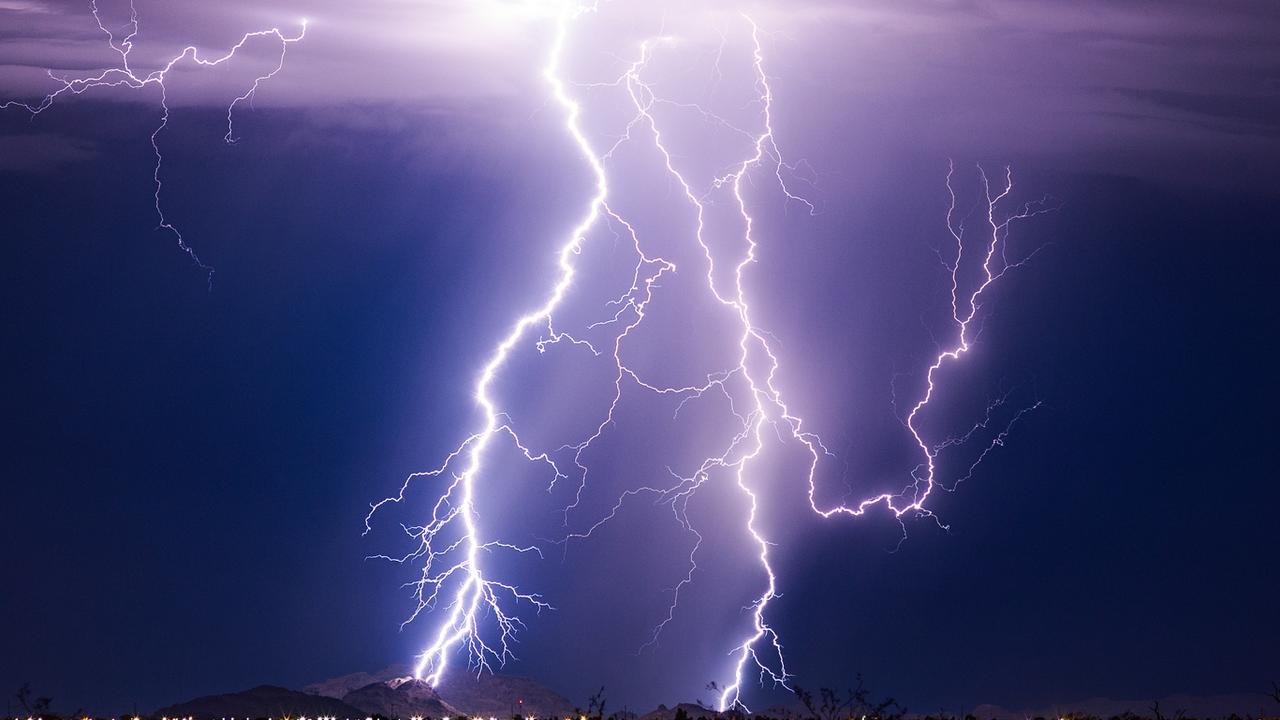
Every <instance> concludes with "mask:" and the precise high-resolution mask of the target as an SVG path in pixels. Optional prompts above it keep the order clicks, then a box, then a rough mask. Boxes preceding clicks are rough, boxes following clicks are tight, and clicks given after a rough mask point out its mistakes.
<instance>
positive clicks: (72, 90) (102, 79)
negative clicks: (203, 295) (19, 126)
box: [0, 0, 307, 287]
mask: <svg viewBox="0 0 1280 720" xmlns="http://www.w3.org/2000/svg"><path fill="white" fill-rule="evenodd" d="M89 11H90V13H91V14H92V15H93V20H94V22H95V23H96V24H97V26H98V30H100V31H101V32H102V33H103V34H104V35H106V36H107V45H108V46H109V47H110V48H111V50H112V52H114V53H115V54H116V55H118V56H119V64H118V65H116V66H114V67H109V68H107V69H105V70H103V71H102V72H100V73H98V74H97V75H88V76H85V77H77V78H68V77H59V76H57V75H55V74H54V73H53V71H52V70H49V71H46V72H47V74H48V76H49V77H50V78H51V79H53V80H55V81H57V82H58V83H60V85H59V87H57V88H56V89H55V90H54V91H53V92H51V93H49V94H48V95H45V96H44V98H43V99H41V100H40V102H38V103H35V104H31V103H27V102H22V101H18V100H10V101H7V102H5V103H3V104H0V110H5V109H8V108H21V109H23V110H25V111H27V112H28V113H29V114H30V115H31V117H32V118H33V119H34V118H35V116H37V115H39V114H41V113H43V112H44V111H46V110H48V109H49V108H51V107H53V105H54V103H56V102H57V101H58V99H59V98H61V97H62V96H64V95H68V94H70V95H80V94H82V93H84V92H86V91H88V90H92V89H95V88H103V87H112V88H114V87H127V88H130V89H133V90H141V89H142V88H145V87H148V86H155V87H156V88H159V90H160V109H161V114H160V123H159V124H158V125H157V126H156V127H155V129H154V130H153V131H152V132H151V150H152V152H153V153H154V154H155V159H156V162H155V166H154V167H153V168H152V173H151V180H152V184H153V187H154V192H153V194H152V196H153V200H154V203H155V211H156V218H157V220H158V221H159V224H158V225H157V226H156V229H157V230H165V231H167V232H169V233H170V234H172V235H173V237H174V239H175V240H176V241H177V243H178V248H179V249H181V250H182V252H184V253H186V254H187V256H188V257H190V258H191V260H192V262H194V263H195V265H196V266H197V267H199V268H200V269H201V270H203V271H205V273H206V274H207V275H208V281H209V284H210V287H212V284H213V267H212V266H210V265H206V264H205V263H204V262H203V261H201V260H200V256H199V255H197V254H196V251H195V249H194V248H193V247H191V245H190V244H188V243H187V240H186V238H184V237H183V236H182V232H181V231H180V230H179V229H178V228H177V227H176V226H175V225H174V224H173V223H171V222H170V221H169V219H168V218H167V217H166V216H165V213H164V209H163V207H162V205H161V202H160V195H161V191H162V189H163V187H164V184H163V182H162V181H161V177H160V174H161V167H162V165H163V163H164V155H163V154H162V153H161V151H160V135H161V134H162V133H163V132H164V131H165V129H166V128H167V127H168V126H169V88H168V86H167V85H166V84H165V82H166V81H167V80H168V77H169V73H170V72H171V71H172V70H173V69H174V68H175V67H177V66H178V64H179V63H181V62H182V61H183V60H186V59H190V60H191V61H192V62H194V63H195V64H196V65H198V66H200V67H206V68H208V67H216V66H218V65H222V64H223V63H226V62H228V61H229V60H231V59H232V58H234V57H235V56H236V54H237V53H238V52H240V50H241V49H242V48H243V47H245V45H247V44H248V43H249V42H250V41H251V40H253V39H255V38H268V37H270V38H275V39H276V40H277V41H279V43H280V56H279V58H278V60H277V62H276V64H275V66H274V67H273V68H271V70H270V71H269V72H266V73H264V74H262V75H259V76H257V77H255V78H254V80H253V82H252V83H251V84H250V86H249V89H248V90H246V91H245V92H244V93H242V94H240V95H238V96H236V98H235V99H234V100H232V101H231V103H230V104H229V105H228V106H227V132H226V134H225V135H224V136H223V141H224V142H226V143H227V144H229V145H233V144H235V143H236V140H237V138H236V136H235V125H234V115H235V111H236V107H237V106H239V105H240V104H241V103H244V102H252V100H253V98H254V96H255V95H256V94H257V92H258V90H259V89H260V88H261V87H262V84H263V83H264V82H266V81H268V80H270V79H271V78H273V77H275V76H276V74H277V73H279V72H280V71H281V70H283V69H284V61H285V56H286V54H287V53H288V49H289V46H290V45H292V44H294V43H297V42H300V41H301V40H302V39H303V38H304V37H305V36H306V33H307V21H306V20H303V21H302V27H301V29H300V30H299V31H298V34H297V35H292V36H290V35H285V34H284V33H283V32H282V31H281V30H280V29H279V28H271V29H270V30H258V31H256V32H249V33H245V34H244V35H242V36H241V37H240V40H239V42H237V43H236V44H235V45H232V46H231V48H230V49H229V50H227V51H226V53H224V54H222V55H220V56H218V57H215V58H213V59H206V58H204V57H201V55H200V50H199V49H198V48H196V47H195V46H194V45H188V46H187V47H185V48H183V49H182V52H180V53H178V54H177V55H175V56H174V57H173V58H171V59H169V61H168V62H166V63H165V64H164V65H163V66H161V67H160V68H158V69H156V70H152V71H150V72H145V71H140V70H138V69H136V68H134V67H133V66H132V65H131V64H130V61H129V55H130V54H131V53H132V52H133V49H134V39H135V38H136V37H137V36H138V32H139V24H138V10H137V8H136V7H135V6H134V3H133V2H132V0H130V3H129V22H128V24H127V25H126V27H127V34H126V35H125V36H124V37H123V38H117V37H116V34H115V32H113V31H112V30H111V29H110V28H108V27H107V26H106V24H105V23H104V22H103V20H102V15H101V13H100V12H99V10H98V3H97V0H89Z"/></svg>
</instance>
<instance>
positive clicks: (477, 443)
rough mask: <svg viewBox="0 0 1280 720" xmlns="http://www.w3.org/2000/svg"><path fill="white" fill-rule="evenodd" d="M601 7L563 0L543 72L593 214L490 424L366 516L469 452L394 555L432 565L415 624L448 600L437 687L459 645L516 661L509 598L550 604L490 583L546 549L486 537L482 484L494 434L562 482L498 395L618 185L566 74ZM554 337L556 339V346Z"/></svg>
mask: <svg viewBox="0 0 1280 720" xmlns="http://www.w3.org/2000/svg"><path fill="white" fill-rule="evenodd" d="M594 9H595V8H594V6H587V5H577V4H572V3H570V2H566V3H564V5H563V7H562V9H561V11H560V13H559V14H558V17H557V21H556V29H555V38H554V41H553V42H552V45H551V49H550V52H549V54H548V59H547V63H546V65H545V67H544V69H543V77H544V79H545V80H546V82H547V83H548V85H549V86H550V88H551V95H552V97H553V98H554V100H555V102H556V103H557V104H558V105H559V106H560V107H561V109H562V110H563V111H564V113H565V130H566V132H567V133H568V134H569V136H570V137H571V138H572V139H573V143H574V145H575V146H576V147H577V149H578V151H579V152H580V154H581V156H582V158H583V159H584V160H585V161H586V163H587V164H588V165H589V166H590V168H591V173H592V176H593V178H594V185H595V191H594V193H593V195H592V196H591V199H590V201H589V202H588V204H587V209H586V212H585V213H584V214H583V216H582V218H581V220H579V221H578V224H577V225H576V226H574V228H573V229H572V230H570V232H569V234H568V236H567V238H566V240H565V242H564V244H563V245H562V246H561V248H560V251H559V253H558V267H559V277H558V279H557V280H556V282H555V284H554V286H553V287H552V289H551V292H550V294H549V295H548V297H547V299H546V300H545V301H544V302H543V304H542V305H541V306H539V307H537V308H535V309H533V310H531V311H529V312H528V313H526V314H524V315H523V316H521V317H520V318H519V319H517V320H516V322H515V324H514V325H512V327H511V330H510V331H509V332H508V333H507V335H506V336H505V337H503V339H502V340H501V341H500V342H499V343H498V345H497V346H496V347H495V348H494V350H493V352H492V354H491V355H490V356H489V359H488V361H487V362H486V363H485V365H484V367H483V368H482V369H481V371H480V374H479V377H478V378H477V380H476V385H475V402H476V404H477V405H478V406H479V409H480V411H481V413H482V415H483V416H484V426H483V428H482V429H481V430H479V431H478V432H476V433H475V434H473V435H471V436H470V437H468V438H467V439H466V440H465V441H463V443H462V445H461V446H459V448H458V449H457V450H455V451H454V452H453V453H452V454H451V455H450V456H449V457H448V458H447V459H446V461H445V464H444V465H443V466H441V467H440V468H439V469H437V470H435V471H432V472H429V473H418V474H415V475H411V476H409V478H408V479H406V481H405V484H404V485H403V486H402V487H401V491H400V493H399V495H397V496H396V497H393V498H387V499H385V500H382V501H380V502H378V503H375V504H374V505H373V506H372V507H371V509H370V512H369V515H368V516H366V518H365V528H366V532H368V531H369V529H370V525H369V523H370V521H371V519H372V517H373V515H374V513H376V512H377V511H378V510H379V508H380V507H382V506H383V505H385V504H387V503H392V502H401V501H403V500H404V496H405V492H406V491H407V489H408V485H409V483H410V482H411V481H412V480H414V479H417V478H418V477H422V476H423V475H431V476H438V475H441V474H442V473H444V472H445V471H446V469H447V468H448V467H449V465H450V463H451V462H452V461H453V460H454V459H455V458H457V457H458V456H460V455H465V457H466V461H465V467H464V468H463V470H462V471H461V473H459V474H458V475H457V476H456V478H455V481H454V483H453V484H452V485H450V487H449V489H448V490H447V491H446V493H445V494H444V495H443V496H442V497H441V499H440V502H438V503H437V505H436V507H435V511H434V512H433V517H432V520H431V522H430V523H428V524H427V525H426V526H423V527H419V528H406V530H407V531H408V532H409V534H410V535H411V536H413V537H415V538H417V539H418V540H419V542H420V545H419V547H417V548H415V549H414V551H412V552H411V553H410V554H409V555H407V556H404V557H402V558H395V560H397V561H400V562H403V561H407V560H410V559H423V558H425V560H426V562H425V565H424V570H423V573H422V575H421V577H420V579H419V580H418V581H416V582H415V583H413V585H414V587H415V590H416V594H417V598H418V607H417V609H416V610H415V612H414V613H413V615H412V616H410V618H409V620H406V623H407V622H409V621H412V620H413V619H414V618H415V617H416V616H417V615H418V614H419V613H421V612H422V611H423V610H426V609H429V608H433V607H435V604H436V602H437V600H438V599H439V598H440V595H441V594H442V593H443V594H446V595H448V598H447V600H448V606H447V608H448V612H447V615H446V616H445V618H444V620H443V621H442V622H440V624H439V626H438V627H437V628H436V630H435V632H434V633H433V635H432V639H431V642H430V644H429V645H427V647H426V648H425V649H424V650H423V651H422V653H421V654H420V655H419V657H418V662H417V664H416V666H415V667H414V675H415V676H416V677H418V678H419V679H422V680H425V681H427V682H428V683H430V684H432V685H437V684H439V682H440V680H441V678H442V677H443V675H444V672H445V669H446V668H447V667H448V664H449V659H450V657H451V656H452V654H453V653H454V652H455V651H456V650H457V649H458V648H459V646H465V647H466V649H467V651H468V657H469V658H470V660H471V662H472V664H473V666H474V667H475V669H476V670H477V671H483V670H484V669H491V668H490V665H489V660H490V659H491V658H492V659H493V660H494V661H496V662H498V663H499V664H501V663H503V662H505V661H506V660H507V659H508V658H510V657H512V656H513V655H512V651H511V642H512V640H513V637H514V632H515V630H516V629H517V628H519V627H521V626H522V625H523V623H522V621H521V620H520V619H519V618H518V617H517V616H515V615H513V614H511V613H508V612H507V611H506V610H505V603H504V602H503V601H504V600H506V599H511V600H514V601H516V602H520V601H524V602H528V603H531V604H533V605H534V606H535V607H536V608H538V609H539V610H541V609H544V608H548V607H550V605H548V604H547V603H546V602H543V601H542V599H541V598H540V596H539V595H537V594H535V593H525V592H522V591H520V590H518V589H517V588H516V587H515V586H513V585H509V584H506V583H502V582H499V581H497V580H494V579H491V578H489V577H488V576H487V575H486V574H485V572H484V568H483V567H482V565H481V556H480V553H481V551H483V550H490V549H495V548H505V549H508V550H514V551H517V552H537V549H536V548H534V547H517V546H513V545H509V544H506V543H501V542H497V541H485V540H484V539H483V537H482V532H481V529H480V527H479V525H478V521H477V515H476V509H475V503H476V498H475V496H476V486H477V484H478V483H479V481H480V480H481V472H482V470H483V469H484V465H483V461H484V455H485V451H486V450H488V449H489V447H490V445H491V444H492V442H493V440H494V438H495V437H497V436H498V435H500V434H503V433H505V434H507V435H508V436H510V437H511V438H512V440H513V441H514V442H515V443H516V445H517V447H519V448H520V449H521V450H522V451H523V452H524V454H525V456H526V458H528V459H530V460H541V461H543V462H546V463H547V464H548V465H550V466H551V467H552V468H553V469H554V471H555V477H556V478H557V479H559V478H560V477H562V474H561V473H560V471H559V469H558V468H557V467H556V466H555V464H554V462H553V461H552V460H551V458H550V457H549V456H548V455H546V454H541V455H537V456H534V455H533V454H532V451H530V450H528V449H527V448H525V446H524V444H523V442H522V441H521V440H520V438H519V436H518V435H516V433H515V431H514V430H513V429H512V428H511V426H510V424H509V423H507V422H506V421H505V415H504V414H503V413H502V412H501V411H500V410H499V409H498V405H497V402H496V400H495V399H494V397H493V396H492V384H493V381H494V379H495V378H496V377H497V375H498V373H499V372H500V371H501V370H502V369H503V367H504V366H505V365H506V364H507V360H508V358H509V357H510V355H511V352H512V350H513V349H514V348H515V347H516V345H517V343H519V342H520V341H521V340H522V339H523V338H524V337H525V336H526V335H527V334H529V333H530V332H531V331H533V330H536V329H539V328H541V327H544V326H546V327H551V318H552V313H553V312H554V311H555V309H556V308H557V307H559V305H560V304H561V302H562V301H563V299H564V297H565V294H566V292H567V291H568V290H569V287H570V285H571V284H572V283H573V279H574V276H575V274H576V269H575V266H574V261H575V258H576V256H577V255H578V254H579V253H580V251H581V249H582V243H583V242H584V240H585V237H586V234H587V232H588V231H589V230H590V229H591V228H592V227H593V226H594V225H596V223H597V222H598V221H599V220H600V218H601V216H602V215H603V214H604V213H605V212H606V205H605V200H606V199H607V197H608V194H609V187H608V178H607V175H606V173H605V168H604V164H603V162H602V160H601V159H600V157H599V156H598V155H597V154H596V152H595V150H594V149H593V148H592V147H591V143H590V141H589V140H588V139H587V137H586V135H585V134H584V132H583V130H582V127H581V125H580V116H581V112H582V109H581V106H580V104H579V103H578V102H577V101H576V100H575V99H574V98H573V97H572V96H571V95H570V94H569V92H568V90H567V88H566V85H565V81H564V80H563V79H562V78H561V77H560V70H561V63H562V60H563V55H564V51H565V45H566V42H567V40H568V35H569V27H570V25H571V24H572V22H573V21H574V19H576V18H577V17H578V16H580V15H581V14H582V13H584V12H588V11H591V10H594ZM553 334H554V331H553ZM555 339H556V338H553V341H554V340H555ZM542 343H543V341H539V346H540V347H541V346H542ZM455 495H456V500H455V499H454V497H455ZM442 513H443V514H442ZM455 524H461V527H460V528H454V529H455V531H458V532H460V533H461V539H459V540H456V541H454V542H452V543H449V544H447V545H446V546H445V547H443V548H440V547H438V545H439V542H440V538H441V532H442V531H444V530H445V529H446V528H450V526H453V525H455ZM458 549H461V551H462V552H461V555H462V557H461V558H460V559H458V560H456V561H455V562H453V564H451V565H447V567H445V568H444V569H443V570H439V569H438V568H437V567H436V563H437V562H439V561H441V560H444V559H446V558H448V557H450V554H451V553H452V552H453V551H455V550H458ZM380 557H385V556H380ZM446 564H447V563H446ZM455 578H458V579H459V580H460V581H459V582H457V583H455V585H456V586H455V587H450V586H449V583H450V581H451V580H453V579H455ZM484 612H488V613H491V614H492V616H493V618H494V619H495V621H496V623H497V625H498V630H499V638H498V640H497V646H496V647H494V646H491V645H490V644H489V642H488V641H487V640H486V639H485V635H484V631H483V629H482V628H481V627H480V615H481V614H482V613H484Z"/></svg>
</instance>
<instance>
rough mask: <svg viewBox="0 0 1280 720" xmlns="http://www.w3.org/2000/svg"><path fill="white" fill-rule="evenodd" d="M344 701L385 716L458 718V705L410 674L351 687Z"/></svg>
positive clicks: (367, 712)
mask: <svg viewBox="0 0 1280 720" xmlns="http://www.w3.org/2000/svg"><path fill="white" fill-rule="evenodd" d="M342 702H344V703H346V704H348V705H350V706H352V707H354V708H359V709H360V710H362V711H364V712H365V713H366V714H368V715H371V716H372V715H381V716H382V717H385V718H412V717H429V718H445V717H457V716H458V715H459V712H458V710H457V709H456V708H454V707H453V706H451V705H449V704H448V703H446V702H445V701H444V700H442V699H441V698H440V696H439V695H437V694H436V691H435V690H432V689H431V686H430V685H428V684H427V683H425V682H423V681H421V680H415V679H413V678H411V677H406V678H397V679H395V680H388V681H386V682H375V683H371V684H369V685H366V686H364V687H362V688H360V689H358V690H352V691H351V692H349V693H347V694H346V696H344V697H343V698H342Z"/></svg>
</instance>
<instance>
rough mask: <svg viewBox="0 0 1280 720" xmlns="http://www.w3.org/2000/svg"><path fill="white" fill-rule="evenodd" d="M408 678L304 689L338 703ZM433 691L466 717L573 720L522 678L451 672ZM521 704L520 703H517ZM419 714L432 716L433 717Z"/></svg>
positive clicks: (398, 670)
mask: <svg viewBox="0 0 1280 720" xmlns="http://www.w3.org/2000/svg"><path fill="white" fill-rule="evenodd" d="M409 674H410V672H409V669H408V668H407V667H405V666H403V665H392V666H391V667H388V668H386V669H384V670H382V671H380V672H375V673H367V672H358V673H352V674H350V675H343V676H341V677H336V678H332V679H329V680H324V681H321V682H318V683H313V684H311V685H308V686H307V687H305V688H303V689H304V690H305V691H306V692H308V693H310V694H312V695H320V696H326V697H331V698H335V699H340V698H346V697H348V694H349V693H353V692H355V691H357V690H364V689H366V688H368V687H369V686H370V685H373V684H375V683H383V684H386V683H390V682H398V681H403V679H404V678H405V677H406V676H407V675H409ZM422 684H423V685H425V683H422ZM429 689H430V688H429ZM434 690H435V692H436V694H437V695H438V697H439V699H440V700H441V701H443V702H444V703H445V704H446V705H448V706H450V707H452V708H454V709H456V711H457V712H458V713H461V714H465V715H467V716H468V717H485V718H487V717H499V718H507V717H511V715H512V714H513V713H521V714H524V715H533V716H535V717H548V718H549V717H559V718H565V717H571V716H572V717H576V715H575V714H574V704H573V703H572V702H570V701H569V700H567V699H566V698H565V697H564V696H563V695H560V694H559V693H557V692H556V691H554V690H551V689H550V688H547V687H546V686H544V685H540V684H538V683H537V682H534V681H533V680H530V679H529V678H524V677H516V676H513V675H495V674H492V673H487V672H486V673H483V674H481V675H480V676H479V677H477V676H475V675H473V674H471V673H467V672H454V673H451V674H449V675H448V676H446V677H445V680H444V682H442V683H441V684H440V686H439V687H436V688H434ZM371 692H376V691H371ZM522 700H523V701H524V702H523V703H521V702H520V701H522ZM419 714H421V715H424V716H432V713H425V712H424V713H419ZM393 717H394V716H393ZM404 717H410V716H408V715H406V716H404ZM435 717H439V716H438V715H435ZM695 717H696V716H695Z"/></svg>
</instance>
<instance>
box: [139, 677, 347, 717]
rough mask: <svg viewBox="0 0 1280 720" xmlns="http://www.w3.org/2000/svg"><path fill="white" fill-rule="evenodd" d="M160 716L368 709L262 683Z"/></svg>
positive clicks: (159, 713) (336, 714) (335, 712)
mask: <svg viewBox="0 0 1280 720" xmlns="http://www.w3.org/2000/svg"><path fill="white" fill-rule="evenodd" d="M153 714H154V715H155V716H156V717H193V718H196V720H222V718H233V717H234V718H249V719H252V718H282V717H298V716H300V715H306V716H308V717H317V716H328V717H337V718H363V717H365V715H366V713H364V712H361V711H360V710H358V709H356V708H354V707H352V706H350V705H348V704H346V703H344V702H342V701H341V700H337V699H334V698H330V697H324V696H320V695H310V694H307V693H304V692H298V691H297V690H289V689H288V688H282V687H276V686H274V685H259V686H258V687H255V688H251V689H249V690H244V691H242V692H237V693H228V694H225V695H206V696H205V697H199V698H196V699H194V700H188V701H186V702H183V703H178V704H177V705H170V706H169V707H164V708H160V709H159V710H156V711H155V713H153Z"/></svg>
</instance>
